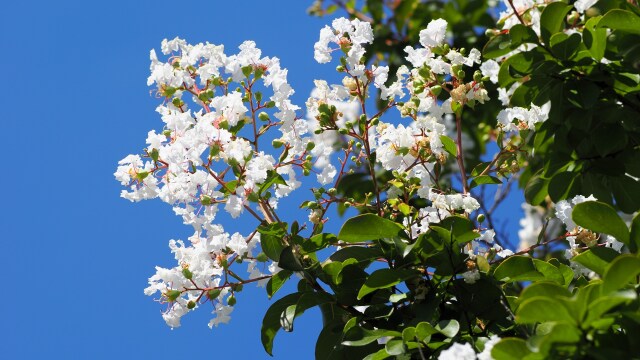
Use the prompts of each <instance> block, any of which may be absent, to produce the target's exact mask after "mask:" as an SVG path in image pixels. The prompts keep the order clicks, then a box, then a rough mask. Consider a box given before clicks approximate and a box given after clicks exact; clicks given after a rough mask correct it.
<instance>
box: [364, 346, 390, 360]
mask: <svg viewBox="0 0 640 360" xmlns="http://www.w3.org/2000/svg"><path fill="white" fill-rule="evenodd" d="M389 356H391V355H389V354H387V350H386V349H380V350H378V351H376V352H374V353H373V354H369V355H367V356H366V357H365V358H364V359H362V360H383V359H386V358H388V357H389Z"/></svg>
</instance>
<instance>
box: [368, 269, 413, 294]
mask: <svg viewBox="0 0 640 360" xmlns="http://www.w3.org/2000/svg"><path fill="white" fill-rule="evenodd" d="M416 275H417V273H416V272H415V271H413V270H408V269H380V270H376V271H374V272H373V273H372V274H371V275H370V276H369V277H368V278H367V280H366V281H365V283H364V285H363V286H362V288H360V291H359V292H358V300H360V299H362V298H363V297H364V296H366V295H367V294H370V293H372V292H374V291H376V290H378V289H385V288H388V287H391V286H394V285H397V284H399V283H401V282H403V281H405V280H407V279H410V278H412V277H414V276H416Z"/></svg>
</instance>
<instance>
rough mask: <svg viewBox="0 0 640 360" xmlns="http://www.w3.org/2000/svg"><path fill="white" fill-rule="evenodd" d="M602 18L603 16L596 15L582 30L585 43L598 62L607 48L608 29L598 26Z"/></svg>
mask: <svg viewBox="0 0 640 360" xmlns="http://www.w3.org/2000/svg"><path fill="white" fill-rule="evenodd" d="M601 18H602V16H596V17H592V18H591V19H589V20H588V21H587V23H586V24H585V25H584V31H583V32H582V37H583V41H584V45H585V46H586V47H587V49H589V52H591V55H592V56H593V58H594V59H595V60H596V61H598V62H599V61H600V60H602V58H603V57H604V51H605V49H606V48H607V30H606V29H598V28H596V26H597V25H598V22H599V21H600V19H601Z"/></svg>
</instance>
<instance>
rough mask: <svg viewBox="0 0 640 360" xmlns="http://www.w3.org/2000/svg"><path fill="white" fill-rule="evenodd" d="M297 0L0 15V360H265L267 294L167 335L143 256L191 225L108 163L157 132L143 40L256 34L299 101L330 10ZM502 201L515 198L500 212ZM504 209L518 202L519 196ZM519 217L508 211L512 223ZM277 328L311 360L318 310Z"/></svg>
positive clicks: (282, 346)
mask: <svg viewBox="0 0 640 360" xmlns="http://www.w3.org/2000/svg"><path fill="white" fill-rule="evenodd" d="M309 5H310V1H300V0H296V1H294V0H290V1H274V2H265V1H243V2H238V1H233V2H226V1H197V2H196V1H179V2H178V1H130V2H124V1H101V2H92V1H56V2H50V1H46V2H45V1H32V2H16V1H12V2H6V3H4V4H3V6H2V7H3V9H2V11H1V12H0V44H1V46H2V50H3V51H2V56H0V66H1V68H2V70H3V74H2V77H0V79H1V80H0V84H1V85H2V88H3V93H2V95H0V119H1V120H2V125H3V128H4V131H3V136H2V141H0V153H1V154H2V158H3V159H4V161H5V163H4V165H5V166H4V169H3V175H2V176H1V177H0V184H1V185H2V189H3V190H4V192H3V197H4V201H3V205H4V206H3V207H4V209H3V211H2V217H1V219H2V220H1V221H0V225H2V226H1V229H2V230H0V231H1V232H0V234H2V235H1V238H2V240H3V245H4V246H3V249H2V251H0V257H1V258H2V264H3V266H4V268H5V274H6V273H8V277H7V278H5V280H6V281H5V282H4V285H3V290H2V291H0V294H2V297H1V298H2V299H1V300H0V303H1V304H2V307H3V309H4V311H5V313H4V316H3V318H4V321H3V322H2V326H0V336H1V337H0V354H2V357H3V358H6V359H14V358H24V359H34V358H41V357H44V356H46V357H48V358H53V359H73V358H92V359H103V358H105V359H106V358H114V357H119V358H125V359H127V358H134V357H139V358H153V359H175V358H177V357H178V356H189V357H191V356H203V357H207V358H213V357H220V356H232V357H233V358H236V359H244V358H254V359H262V358H267V357H268V356H267V355H266V353H265V352H264V350H263V349H262V346H261V344H260V322H261V319H262V316H263V314H264V312H265V311H266V309H267V308H268V306H269V304H270V302H269V301H267V299H266V294H265V293H264V290H263V289H256V288H255V287H253V286H246V287H245V288H246V290H245V291H243V292H242V293H241V296H239V298H238V305H237V307H236V309H235V311H234V313H233V314H232V315H233V318H232V321H231V323H230V324H228V325H222V326H220V327H218V328H216V329H214V330H213V331H211V330H209V328H208V327H207V326H206V324H207V322H208V319H209V318H210V314H208V312H207V311H198V312H195V313H192V314H189V315H188V316H186V317H185V318H183V326H182V327H181V328H178V329H176V330H173V331H172V330H170V329H169V328H168V327H167V326H166V325H165V324H164V321H163V320H162V318H161V316H160V311H161V307H160V305H159V304H157V303H154V302H153V301H152V298H150V297H146V296H144V294H143V292H142V290H143V288H144V287H145V286H146V282H147V278H148V277H149V276H150V275H152V274H153V272H154V266H155V265H163V266H173V264H174V260H173V258H172V256H171V254H170V252H169V250H168V247H167V243H168V240H169V239H172V238H176V239H177V238H185V237H186V236H188V235H190V234H189V228H187V227H186V226H184V225H182V223H181V219H179V218H178V217H176V216H175V215H173V213H172V211H171V209H170V208H169V207H168V206H166V205H165V204H162V203H161V202H160V201H145V202H141V203H137V204H131V203H129V202H128V201H126V200H124V199H121V198H120V197H119V193H120V190H121V187H120V185H119V183H118V182H116V181H115V180H114V178H113V175H112V174H113V172H114V171H115V167H116V163H117V161H118V160H119V159H121V158H123V157H124V156H126V155H127V154H130V153H136V152H138V151H140V150H141V149H142V148H143V147H144V140H145V138H146V134H147V132H148V131H149V130H150V129H153V128H156V129H159V128H161V122H160V119H159V117H158V116H157V114H156V113H155V112H154V109H155V107H156V106H157V104H158V101H157V99H155V98H154V97H152V96H150V94H149V90H150V88H148V87H147V86H146V78H147V76H148V68H149V60H148V56H149V50H150V49H151V48H156V49H157V48H159V46H160V41H161V40H162V39H163V38H173V37H175V36H180V37H183V38H185V39H187V40H188V41H189V42H191V43H197V42H202V41H209V42H212V43H215V44H225V46H226V48H227V49H228V50H229V51H231V50H232V49H235V48H236V47H237V46H238V45H239V44H240V43H241V42H242V41H243V40H254V41H256V43H257V45H258V47H260V48H261V49H262V50H263V54H264V55H268V56H277V57H279V58H280V59H281V63H282V65H283V66H284V67H286V68H288V69H289V82H290V83H291V84H292V86H293V87H294V89H296V90H297V94H296V95H295V96H294V101H295V103H297V104H299V105H303V104H304V101H305V99H306V97H307V96H308V94H309V91H310V90H311V87H312V81H313V79H314V78H327V77H329V75H331V76H333V68H334V66H333V65H325V66H322V65H319V64H317V63H315V62H314V60H313V43H314V42H315V41H316V39H317V34H318V31H319V29H320V28H321V27H322V26H324V24H325V23H327V22H329V21H330V20H329V19H318V18H312V17H310V16H308V15H307V14H306V12H305V10H306V8H307V7H308V6H309ZM513 209H514V208H512V210H513ZM515 209H517V210H519V206H517V205H516V208H515ZM517 218H518V217H515V218H512V219H513V220H511V221H510V223H511V225H512V229H516V228H517V227H513V225H517ZM297 321H298V322H297V325H296V328H295V331H294V332H293V333H292V334H286V333H281V334H279V335H278V337H277V338H276V345H275V354H276V358H278V359H300V358H309V357H312V356H311V354H312V353H313V348H314V344H315V339H316V337H317V334H318V332H319V331H320V326H321V325H320V324H321V320H320V316H319V314H318V313H316V312H313V311H312V312H310V313H308V314H305V315H304V316H302V317H301V318H300V319H298V320H297Z"/></svg>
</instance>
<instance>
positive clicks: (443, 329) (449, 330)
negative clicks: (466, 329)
mask: <svg viewBox="0 0 640 360" xmlns="http://www.w3.org/2000/svg"><path fill="white" fill-rule="evenodd" d="M435 329H436V330H438V332H439V333H441V334H442V335H444V336H446V337H448V338H452V337H454V336H456V335H457V334H458V331H460V323H458V321H456V320H454V319H450V320H442V321H440V322H439V323H438V325H436V326H435Z"/></svg>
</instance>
